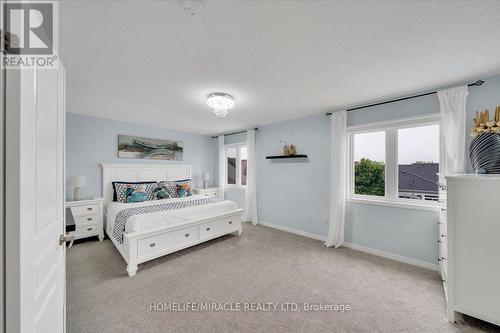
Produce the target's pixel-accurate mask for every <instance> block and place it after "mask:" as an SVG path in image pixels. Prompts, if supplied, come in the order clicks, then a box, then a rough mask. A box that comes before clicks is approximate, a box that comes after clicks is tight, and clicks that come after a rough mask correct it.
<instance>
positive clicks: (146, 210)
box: [113, 198, 224, 243]
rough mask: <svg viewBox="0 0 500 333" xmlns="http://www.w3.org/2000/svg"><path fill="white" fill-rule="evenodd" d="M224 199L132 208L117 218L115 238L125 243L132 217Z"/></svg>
mask: <svg viewBox="0 0 500 333" xmlns="http://www.w3.org/2000/svg"><path fill="white" fill-rule="evenodd" d="M222 201H224V200H223V199H220V198H203V199H196V200H190V201H177V202H168V203H163V204H158V205H152V206H140V207H132V208H126V209H123V210H121V211H120V212H119V213H118V214H117V215H116V218H115V224H114V227H113V237H114V238H115V239H116V240H117V241H118V242H119V243H123V232H124V231H125V225H126V223H127V220H128V219H129V218H130V217H131V216H135V215H141V214H153V213H159V212H165V211H169V210H175V209H182V208H188V207H193V206H200V205H208V204H213V203H217V202H222Z"/></svg>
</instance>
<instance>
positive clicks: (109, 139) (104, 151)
mask: <svg viewBox="0 0 500 333" xmlns="http://www.w3.org/2000/svg"><path fill="white" fill-rule="evenodd" d="M118 134H127V135H137V136H143V137H147V138H156V139H171V140H179V141H183V142H184V161H182V162H176V161H155V160H137V159H124V158H118V155H117V149H118ZM211 140H212V139H210V137H209V136H206V135H199V134H192V133H186V132H179V131H174V130H168V129H164V128H159V127H152V126H145V125H138V124H132V123H127V122H121V121H114V120H108V119H102V118H96V117H89V116H84V115H79V114H73V113H67V114H66V175H67V177H69V176H73V175H83V176H85V178H86V186H85V187H84V188H83V189H82V196H84V197H85V196H98V195H102V189H101V181H102V170H101V167H100V164H101V163H106V162H108V163H109V162H113V163H185V164H191V165H192V167H193V169H192V178H193V184H194V186H200V185H201V183H202V182H201V174H202V173H203V172H210V174H211V175H213V174H214V172H213V171H214V169H213V165H214V164H213V154H212V151H213V148H212V142H211ZM70 192H71V191H70V189H68V191H67V197H68V198H70V197H71V194H70Z"/></svg>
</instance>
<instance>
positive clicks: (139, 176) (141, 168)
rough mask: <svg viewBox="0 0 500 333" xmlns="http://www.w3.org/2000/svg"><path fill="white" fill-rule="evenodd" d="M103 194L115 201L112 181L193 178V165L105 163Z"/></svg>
mask: <svg viewBox="0 0 500 333" xmlns="http://www.w3.org/2000/svg"><path fill="white" fill-rule="evenodd" d="M101 165H102V196H103V197H104V199H105V200H106V201H113V185H112V182H115V181H123V182H142V181H148V180H155V181H161V180H181V179H190V178H191V165H186V164H128V163H103V164H101Z"/></svg>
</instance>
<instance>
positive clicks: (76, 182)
mask: <svg viewBox="0 0 500 333" xmlns="http://www.w3.org/2000/svg"><path fill="white" fill-rule="evenodd" d="M69 186H70V187H71V188H73V200H75V201H78V200H80V188H82V187H84V186H85V176H71V177H69Z"/></svg>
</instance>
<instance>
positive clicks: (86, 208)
mask: <svg viewBox="0 0 500 333" xmlns="http://www.w3.org/2000/svg"><path fill="white" fill-rule="evenodd" d="M71 212H72V213H73V216H75V217H76V216H82V215H93V214H98V213H99V204H93V205H82V206H74V207H71Z"/></svg>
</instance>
